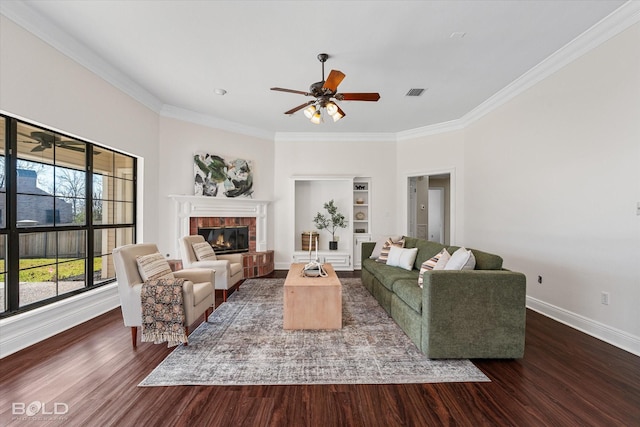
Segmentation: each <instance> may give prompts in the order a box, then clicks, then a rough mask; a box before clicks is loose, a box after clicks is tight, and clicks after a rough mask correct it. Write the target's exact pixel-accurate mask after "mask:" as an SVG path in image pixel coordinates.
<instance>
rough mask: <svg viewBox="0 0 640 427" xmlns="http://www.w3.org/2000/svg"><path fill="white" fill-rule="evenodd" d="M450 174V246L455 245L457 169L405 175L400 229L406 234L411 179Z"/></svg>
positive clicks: (425, 171) (415, 172)
mask: <svg viewBox="0 0 640 427" xmlns="http://www.w3.org/2000/svg"><path fill="white" fill-rule="evenodd" d="M443 174H449V244H451V245H454V244H455V243H456V228H457V226H456V224H457V222H456V218H457V211H456V197H457V196H456V195H457V181H456V168H454V167H451V168H445V169H432V170H423V171H413V172H408V173H405V174H404V176H403V180H402V183H403V184H402V185H403V188H402V191H400V195H401V197H402V198H403V200H401V201H400V206H401V208H402V212H401V213H400V218H399V220H400V221H401V227H400V229H402V230H404V234H405V235H408V232H409V189H410V180H411V178H417V177H419V176H434V175H443Z"/></svg>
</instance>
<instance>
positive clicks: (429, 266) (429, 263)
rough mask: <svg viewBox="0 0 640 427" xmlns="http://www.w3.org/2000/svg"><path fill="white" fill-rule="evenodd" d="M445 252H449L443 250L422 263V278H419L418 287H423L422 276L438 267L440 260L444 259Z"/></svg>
mask: <svg viewBox="0 0 640 427" xmlns="http://www.w3.org/2000/svg"><path fill="white" fill-rule="evenodd" d="M445 252H447V250H446V249H443V250H441V251H440V252H438V253H437V254H435V255H434V256H432V257H431V258H429V259H428V260H426V261H425V262H423V263H422V265H421V266H420V276H418V285H419V286H420V287H422V276H423V275H424V272H425V271H431V270H433V267H435V266H436V264H437V263H438V260H439V259H440V258H442V256H443V255H444V253H445Z"/></svg>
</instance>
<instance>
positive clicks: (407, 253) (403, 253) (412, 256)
mask: <svg viewBox="0 0 640 427" xmlns="http://www.w3.org/2000/svg"><path fill="white" fill-rule="evenodd" d="M416 255H418V248H411V249H405V248H399V247H397V246H391V248H390V250H389V258H387V265H390V266H392V267H400V268H404V269H405V270H412V269H413V263H414V262H415V260H416Z"/></svg>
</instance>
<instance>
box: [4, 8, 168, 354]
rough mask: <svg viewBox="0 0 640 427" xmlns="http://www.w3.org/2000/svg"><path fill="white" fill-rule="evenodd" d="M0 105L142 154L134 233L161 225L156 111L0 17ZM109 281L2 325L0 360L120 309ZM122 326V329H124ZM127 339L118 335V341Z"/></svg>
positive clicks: (151, 233) (151, 232) (149, 234)
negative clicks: (140, 226) (157, 209)
mask: <svg viewBox="0 0 640 427" xmlns="http://www.w3.org/2000/svg"><path fill="white" fill-rule="evenodd" d="M0 94H1V95H0V110H2V111H4V112H6V113H10V114H12V115H14V116H18V117H20V118H23V119H25V120H29V121H31V122H35V123H39V124H41V125H43V126H46V127H48V128H53V129H57V130H60V131H63V132H65V133H69V134H73V135H75V136H78V137H81V138H83V139H87V140H90V141H93V142H96V143H98V144H102V145H106V146H109V147H112V148H115V149H118V150H122V151H125V152H127V153H130V154H133V155H136V156H140V157H143V158H144V161H141V162H140V164H139V166H140V167H141V169H140V170H141V175H140V178H139V188H140V190H141V191H142V193H141V194H142V195H141V197H140V198H139V199H138V201H139V214H140V216H139V218H140V219H139V223H140V224H144V230H143V231H141V230H139V236H140V237H141V238H142V239H145V240H153V239H154V238H155V236H156V234H157V230H158V228H159V223H158V217H157V216H156V215H155V212H154V210H153V209H143V208H144V207H149V206H156V201H157V195H158V180H157V176H158V166H157V165H158V146H157V133H158V115H157V114H156V113H155V112H153V111H151V110H149V109H148V108H146V107H144V106H142V105H141V104H140V103H138V102H136V101H134V100H133V99H132V98H130V97H128V96H127V95H124V94H123V93H122V92H120V91H119V90H117V89H115V88H114V87H113V86H111V85H110V84H109V83H107V82H105V81H104V80H103V79H101V78H99V77H97V76H96V75H95V74H93V73H91V72H89V71H88V70H87V69H86V68H84V67H82V66H80V65H78V64H77V63H76V62H74V61H72V60H71V59H69V58H68V57H66V56H65V55H63V54H61V53H60V52H59V51H57V50H55V49H54V48H52V47H51V46H50V45H48V44H46V43H44V42H43V41H42V40H40V39H39V38H37V37H35V36H33V35H32V34H31V33H29V32H27V31H25V30H24V29H22V27H19V26H18V25H16V24H14V23H13V22H12V21H11V20H9V19H7V18H5V17H4V16H2V15H0ZM118 302H119V301H118V296H117V290H116V288H115V286H114V285H110V286H107V287H104V288H101V289H99V290H96V291H91V292H86V293H85V294H83V295H79V296H76V297H73V298H70V299H68V300H65V301H61V302H58V303H56V304H53V305H51V306H48V307H45V308H41V309H38V310H33V311H31V312H28V313H25V314H22V315H19V316H13V317H11V318H9V319H3V321H1V322H0V325H1V326H0V327H1V328H2V334H1V336H0V349H1V351H0V357H2V356H5V355H6V354H10V353H12V352H14V351H17V350H19V349H20V348H24V347H26V346H28V345H30V344H33V343H35V342H37V341H39V340H42V339H44V338H46V337H48V336H51V335H54V334H56V333H58V332H60V331H62V330H64V329H67V328H69V327H71V326H73V325H75V324H78V323H81V322H83V321H85V320H88V319H91V318H92V317H95V316H97V315H99V314H101V313H103V312H105V311H107V310H110V309H112V308H114V307H117V306H118ZM124 333H125V332H124V327H123V334H124ZM125 338H126V336H125V335H123V339H125Z"/></svg>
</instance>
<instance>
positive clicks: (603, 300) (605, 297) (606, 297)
mask: <svg viewBox="0 0 640 427" xmlns="http://www.w3.org/2000/svg"><path fill="white" fill-rule="evenodd" d="M600 304H603V305H609V292H604V291H603V292H602V293H601V294H600Z"/></svg>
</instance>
